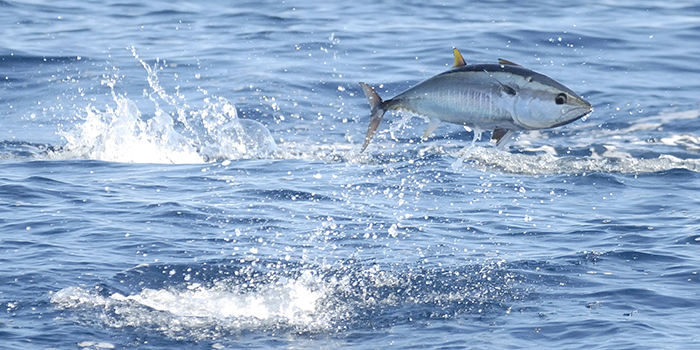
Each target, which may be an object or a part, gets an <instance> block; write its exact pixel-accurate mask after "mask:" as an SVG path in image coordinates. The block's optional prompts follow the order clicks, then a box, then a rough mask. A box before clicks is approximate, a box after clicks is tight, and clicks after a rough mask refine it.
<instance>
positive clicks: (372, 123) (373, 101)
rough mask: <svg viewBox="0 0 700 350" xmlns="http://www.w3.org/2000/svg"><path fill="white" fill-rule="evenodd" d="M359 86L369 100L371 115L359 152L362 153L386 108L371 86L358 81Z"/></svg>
mask: <svg viewBox="0 0 700 350" xmlns="http://www.w3.org/2000/svg"><path fill="white" fill-rule="evenodd" d="M360 86H361V87H362V91H364V93H365V96H367V100H369V108H370V115H371V117H370V120H369V127H368V128H367V136H365V142H364V143H363V144H362V149H361V150H360V153H362V152H364V151H365V149H366V148H367V146H369V142H370V141H372V137H374V133H375V132H377V127H379V122H381V121H382V117H384V113H385V112H386V109H384V101H382V98H381V97H379V94H377V92H376V91H374V89H373V88H372V87H371V86H369V85H367V84H365V83H360Z"/></svg>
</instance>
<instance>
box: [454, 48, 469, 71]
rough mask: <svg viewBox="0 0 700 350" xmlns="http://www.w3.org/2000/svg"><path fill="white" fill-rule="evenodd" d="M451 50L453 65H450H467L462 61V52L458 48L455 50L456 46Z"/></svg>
mask: <svg viewBox="0 0 700 350" xmlns="http://www.w3.org/2000/svg"><path fill="white" fill-rule="evenodd" d="M452 52H454V54H455V65H454V66H452V67H462V66H466V65H467V62H465V61H464V57H462V54H461V53H459V50H457V48H456V47H454V48H452Z"/></svg>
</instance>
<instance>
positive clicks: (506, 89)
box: [498, 81, 517, 96]
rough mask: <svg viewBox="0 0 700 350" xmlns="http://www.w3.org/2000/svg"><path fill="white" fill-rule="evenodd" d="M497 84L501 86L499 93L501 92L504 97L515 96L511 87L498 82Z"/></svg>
mask: <svg viewBox="0 0 700 350" xmlns="http://www.w3.org/2000/svg"><path fill="white" fill-rule="evenodd" d="M498 83H499V84H501V91H503V92H504V93H505V94H506V95H509V96H515V95H516V94H517V93H516V92H515V89H513V87H512V86H510V85H506V84H503V83H501V82H500V81H499V82H498Z"/></svg>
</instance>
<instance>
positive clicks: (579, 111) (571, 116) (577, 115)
mask: <svg viewBox="0 0 700 350" xmlns="http://www.w3.org/2000/svg"><path fill="white" fill-rule="evenodd" d="M591 112H593V106H592V105H591V104H590V103H588V102H586V104H585V105H583V106H578V107H574V108H571V109H570V110H568V111H567V112H566V114H565V115H566V116H567V117H566V118H564V120H563V121H561V122H559V123H557V124H554V125H552V126H551V128H556V127H559V126H562V125H566V124H569V123H573V122H575V121H577V120H579V119H581V118H583V117H585V116H587V115H589V114H591Z"/></svg>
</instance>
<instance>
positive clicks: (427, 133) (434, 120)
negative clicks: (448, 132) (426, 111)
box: [423, 118, 442, 139]
mask: <svg viewBox="0 0 700 350" xmlns="http://www.w3.org/2000/svg"><path fill="white" fill-rule="evenodd" d="M440 123H442V120H440V119H437V118H432V119H430V122H429V123H428V127H427V128H425V132H424V133H423V138H424V139H427V138H428V137H430V135H431V134H432V133H433V131H435V129H437V127H438V126H440Z"/></svg>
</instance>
